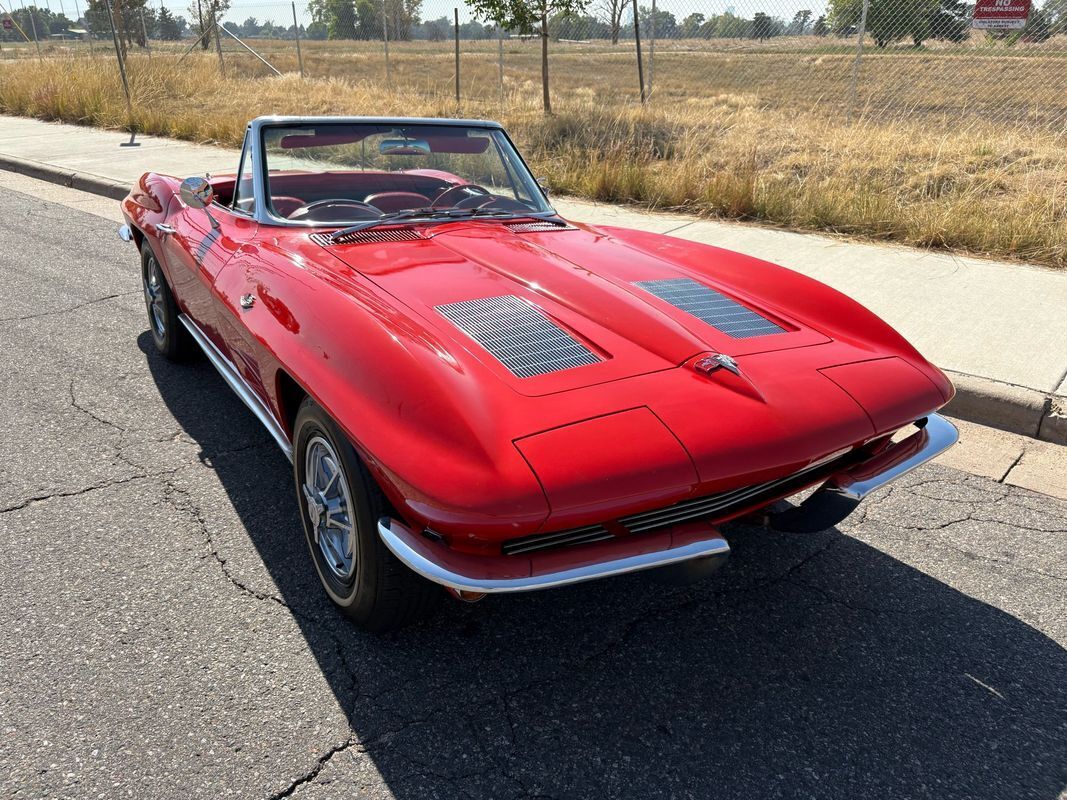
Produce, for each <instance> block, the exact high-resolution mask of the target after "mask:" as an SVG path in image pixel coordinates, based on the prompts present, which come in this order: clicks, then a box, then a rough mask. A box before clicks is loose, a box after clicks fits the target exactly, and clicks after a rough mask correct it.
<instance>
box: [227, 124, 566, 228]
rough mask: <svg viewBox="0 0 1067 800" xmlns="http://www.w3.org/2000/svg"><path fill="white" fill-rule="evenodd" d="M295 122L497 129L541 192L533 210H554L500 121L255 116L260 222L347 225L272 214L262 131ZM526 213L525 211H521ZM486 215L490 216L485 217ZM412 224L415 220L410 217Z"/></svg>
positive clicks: (249, 134) (251, 128) (252, 135)
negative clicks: (537, 207)
mask: <svg viewBox="0 0 1067 800" xmlns="http://www.w3.org/2000/svg"><path fill="white" fill-rule="evenodd" d="M298 125H433V126H437V127H442V126H447V127H457V128H461V127H462V128H483V129H485V130H489V131H497V132H499V133H500V134H501V135H503V137H504V138H505V139H506V140H507V142H508V144H509V145H511V149H512V150H513V151H514V153H515V156H516V157H517V158H518V161H519V163H520V164H521V165H522V166H523V168H524V169H525V170H526V172H527V174H528V175H529V176H530V178H531V179H532V182H533V186H535V187H536V188H537V191H538V192H540V194H541V198H542V199H543V200H544V203H545V206H546V211H545V212H532V213H533V214H541V213H548V212H549V211H550V212H552V213H553V214H555V213H556V212H555V209H554V208H553V207H552V203H551V202H550V201H549V199H548V194H547V193H546V192H545V191H544V189H543V188H542V187H541V185H540V184H539V183H538V182H537V180H536V179H535V178H534V177H533V172H531V171H530V166H529V164H527V163H526V160H525V159H524V158H523V157H522V153H520V152H519V149H518V148H517V147H515V143H514V142H513V141H512V140H511V137H510V136H508V134H507V131H505V130H504V126H503V125H501V124H500V123H499V122H492V121H489V120H479V119H445V118H440V119H438V118H432V117H431V118H427V117H282V116H278V117H256V118H255V119H254V120H252V121H251V122H250V123H248V128H247V130H246V132H245V136H246V140H249V139H250V141H251V143H252V150H251V152H252V193H253V195H254V197H255V202H254V203H253V208H254V211H253V213H252V218H253V219H254V220H255V221H256V222H258V223H260V224H261V225H271V226H274V227H284V228H306V229H322V228H336V229H338V230H339V229H341V228H344V227H347V225H340V224H336V225H335V224H331V223H326V224H324V223H322V222H294V221H293V220H289V219H285V218H284V217H279V216H277V215H276V214H274V213H273V212H272V211H271V209H270V203H269V202H268V201H267V197H268V195H267V192H268V186H269V179H268V177H267V155H266V152H265V146H264V143H263V131H264V130H265V129H267V128H279V127H295V126H298ZM524 216H526V215H524ZM485 219H492V218H491V217H486V218H485ZM410 222H412V223H413V224H415V223H416V222H417V221H415V220H411V221H410Z"/></svg>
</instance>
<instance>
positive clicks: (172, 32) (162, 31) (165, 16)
mask: <svg viewBox="0 0 1067 800" xmlns="http://www.w3.org/2000/svg"><path fill="white" fill-rule="evenodd" d="M179 19H181V17H178V18H175V17H174V15H173V14H171V13H170V11H168V10H167V7H166V6H161V7H160V9H159V16H158V17H157V18H156V36H158V37H159V38H160V39H162V40H163V41H165V42H176V41H178V39H180V38H182V29H181V25H179V23H178V20H179Z"/></svg>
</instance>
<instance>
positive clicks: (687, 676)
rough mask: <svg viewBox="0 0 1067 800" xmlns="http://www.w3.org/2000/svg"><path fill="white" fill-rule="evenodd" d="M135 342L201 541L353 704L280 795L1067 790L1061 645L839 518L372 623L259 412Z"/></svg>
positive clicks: (1019, 794)
mask: <svg viewBox="0 0 1067 800" xmlns="http://www.w3.org/2000/svg"><path fill="white" fill-rule="evenodd" d="M140 343H141V347H142V349H143V350H144V351H145V352H146V357H147V360H148V366H149V368H150V370H151V373H152V376H153V378H154V379H155V382H156V384H157V386H158V388H159V392H160V395H161V396H162V398H163V400H164V402H165V403H166V405H167V407H168V408H169V410H170V412H171V413H172V414H173V415H174V417H175V418H176V419H177V421H178V422H179V424H180V425H181V426H182V428H184V430H185V432H186V434H187V435H188V436H189V437H191V438H192V439H194V440H195V441H196V442H197V443H198V445H199V447H200V451H201V460H202V461H203V462H204V463H205V464H206V465H209V466H210V467H211V468H212V469H213V470H214V475H215V476H216V477H217V480H218V481H219V482H220V483H221V485H222V486H223V487H224V488H225V491H226V493H227V495H228V497H229V500H230V502H231V503H232V504H233V509H234V511H235V512H236V515H237V517H238V518H239V520H240V525H241V526H243V528H244V530H243V531H238V534H237V535H233V534H232V533H231V535H229V537H228V538H226V537H225V536H223V535H222V533H221V532H220V538H219V539H217V540H215V546H216V547H219V548H224V549H225V552H224V557H225V558H226V565H227V569H229V570H231V571H234V572H233V574H235V575H238V576H239V583H240V587H239V588H240V590H242V591H248V590H249V589H251V590H252V591H254V592H257V593H260V594H262V595H273V596H275V597H277V599H278V600H280V601H281V602H282V603H284V604H285V605H286V606H287V607H288V609H289V611H290V612H291V613H292V614H293V617H294V619H295V621H296V623H297V624H298V625H299V626H300V629H301V631H302V633H303V635H304V637H305V638H306V640H307V646H308V649H309V651H310V653H311V654H312V655H313V656H314V658H315V659H316V660H317V662H318V665H319V668H320V669H321V671H322V675H323V676H324V678H325V680H327V681H328V682H329V684H330V687H331V689H332V691H333V694H334V695H335V697H336V700H337V703H338V704H339V707H340V708H342V709H343V710H344V712H345V713H346V715H347V717H348V720H349V723H350V725H351V730H352V734H351V738H350V739H349V740H348V741H344V742H323V743H322V747H323V750H322V752H321V754H320V757H319V758H318V759H317V760H316V759H314V758H309V763H308V764H307V765H306V771H304V772H302V773H301V775H300V776H299V777H298V778H296V779H295V780H294V782H293V783H292V784H290V785H289V786H284V785H283V786H279V787H278V794H277V795H276V796H282V795H284V793H286V792H292V796H294V797H301V796H304V794H303V793H304V792H307V796H314V797H319V796H322V797H325V796H330V797H337V796H342V797H354V796H359V795H360V793H361V791H362V789H361V787H363V788H366V787H367V786H370V785H374V784H375V783H376V782H377V777H376V776H375V775H374V773H375V772H376V773H377V776H380V780H381V782H382V783H384V784H385V785H386V786H387V787H388V790H389V791H390V792H391V793H392V795H393V796H394V797H397V798H404V799H405V800H406V799H407V798H411V800H415V799H416V798H418V799H419V800H422V799H423V798H429V797H447V798H453V797H472V798H504V797H520V796H521V797H554V798H593V797H597V798H599V797H612V798H614V797H633V798H651V797H699V798H705V797H707V798H711V797H736V798H754V799H756V798H769V797H835V798H836V797H841V798H858V797H904V798H915V797H936V798H948V797H960V798H964V797H966V798H978V799H985V798H988V799H989V800H992V799H993V798H998V799H999V798H1004V799H1005V800H1007V798H1012V799H1015V798H1024V797H1025V798H1049V799H1050V800H1051V799H1052V798H1056V797H1058V796H1059V793H1060V792H1061V791H1062V790H1063V788H1064V785H1065V779H1067V775H1065V771H1064V769H1065V766H1064V765H1065V764H1067V743H1065V734H1064V729H1063V713H1064V708H1065V707H1067V653H1065V651H1064V649H1063V648H1061V647H1060V646H1059V645H1058V644H1057V643H1056V642H1054V641H1053V640H1051V639H1050V638H1048V637H1047V636H1045V635H1044V634H1042V633H1040V632H1039V631H1037V630H1035V629H1034V628H1033V627H1031V626H1030V625H1027V624H1025V623H1024V622H1022V621H1020V620H1019V619H1017V618H1015V617H1013V616H1012V615H1010V614H1008V613H1005V612H1004V611H1001V610H999V609H997V608H995V607H993V606H990V605H987V604H986V603H984V602H980V601H978V600H976V599H974V598H972V597H969V596H968V595H967V594H964V593H962V592H960V591H957V590H956V589H954V588H952V587H951V586H949V585H947V584H946V583H943V582H941V581H939V580H936V579H934V578H932V577H930V576H928V575H926V574H925V573H923V572H921V571H919V570H917V569H915V568H913V567H911V566H909V565H907V564H905V563H903V562H901V561H899V560H897V559H895V558H892V557H890V556H888V555H886V554H885V553H883V552H881V551H880V550H878V549H875V548H873V547H871V546H869V545H867V544H865V543H863V542H862V541H860V540H859V539H857V538H853V537H851V536H847V535H844V534H843V533H841V532H839V531H837V530H829V531H824V532H821V533H818V534H812V535H803V536H785V535H782V534H772V533H769V532H767V531H765V530H762V529H757V528H749V527H744V526H732V527H730V528H729V529H728V530H727V531H726V534H727V538H728V539H730V541H731V544H732V545H733V548H734V555H733V558H732V560H731V562H730V563H729V564H727V566H726V567H725V568H724V569H723V570H722V571H721V572H720V573H719V574H718V575H716V576H713V577H712V578H710V579H708V580H705V581H704V582H702V583H699V584H696V585H693V586H689V587H670V586H664V585H661V584H659V583H657V582H656V581H655V580H653V579H652V577H650V576H649V575H647V574H645V575H633V576H626V577H623V578H619V579H615V580H611V581H604V582H600V583H595V584H587V585H583V586H575V587H570V588H565V589H560V590H556V591H551V592H543V593H535V594H528V595H516V596H510V597H497V598H490V599H488V600H486V601H484V602H482V603H478V604H474V605H469V606H468V605H462V604H459V603H455V602H446V603H445V604H444V605H443V606H442V609H441V611H440V612H439V613H438V614H437V615H436V616H435V617H433V618H432V619H430V620H428V621H427V622H424V623H421V624H419V625H416V626H414V627H412V628H409V629H407V630H404V631H400V632H397V633H393V634H389V635H386V636H372V635H367V634H364V633H362V632H360V631H359V630H357V629H355V628H353V627H351V626H350V625H348V624H347V623H346V622H345V621H344V620H343V619H342V618H341V616H340V615H339V614H338V613H336V612H335V611H334V610H333V608H332V607H331V606H330V604H329V602H328V600H327V598H326V596H325V595H324V594H323V593H322V591H321V590H320V588H319V585H318V582H317V579H316V577H315V575H314V571H313V569H312V567H311V563H310V559H309V558H308V555H307V552H306V545H305V544H304V541H303V536H302V533H301V530H300V521H299V518H298V516H297V511H296V503H295V498H294V494H293V488H292V478H291V473H290V467H289V464H288V463H287V462H286V460H285V458H284V457H283V456H282V455H281V454H280V452H279V451H278V450H277V449H276V448H275V447H274V446H273V443H272V442H271V441H270V439H269V437H268V436H267V434H266V433H265V432H263V431H261V430H260V429H259V427H258V423H257V422H256V421H255V420H254V418H253V417H252V416H251V414H249V413H248V412H247V411H246V410H245V409H244V407H243V406H242V405H241V404H240V402H239V401H238V400H237V399H236V398H235V397H233V396H232V394H231V393H230V391H229V390H228V389H227V388H226V387H225V385H224V384H223V382H222V381H221V380H220V379H219V378H218V377H217V376H216V375H215V374H214V373H213V371H212V370H211V368H210V366H209V365H207V364H206V363H203V362H201V363H198V364H194V365H191V366H189V367H176V366H174V365H171V364H169V363H166V362H164V361H163V360H161V359H160V358H159V357H157V356H156V354H155V353H154V351H152V350H151V344H150V341H149V340H148V339H147V334H146V335H144V336H142V337H141V340H140ZM442 468H447V465H442ZM208 477H210V476H208ZM195 499H196V498H193V500H194V501H195ZM899 502H900V503H901V504H902V508H904V509H905V510H907V508H908V504H909V503H910V504H911V506H912V510H911V512H910V513H921V509H919V510H916V509H915V508H914V506H915V502H916V501H915V500H914V498H912V499H908V498H901V499H900V501H899ZM865 524H866V525H868V526H873V525H876V524H877V523H873V522H868V523H865ZM246 537H247V538H246ZM249 542H250V543H251V545H252V548H249V547H248V544H249ZM242 548H244V550H245V551H247V552H242ZM253 548H254V552H253ZM260 561H261V564H260ZM971 569H972V570H974V571H976V572H977V571H981V570H983V569H985V567H984V566H982V564H981V562H974V564H973V566H972V567H971ZM231 579H232V578H231ZM236 588H238V587H237V585H236V584H235V589H236ZM331 747H332V748H333V750H330V751H328V748H331ZM371 762H373V770H370V774H369V775H368V770H367V765H368V764H369V763H371ZM294 770H295V771H297V772H300V768H299V767H298V766H296V765H294ZM286 796H287V795H286ZM375 796H377V795H375Z"/></svg>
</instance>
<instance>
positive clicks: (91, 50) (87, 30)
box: [74, 0, 96, 58]
mask: <svg viewBox="0 0 1067 800" xmlns="http://www.w3.org/2000/svg"><path fill="white" fill-rule="evenodd" d="M74 13H75V14H77V15H78V19H81V18H82V10H81V6H79V5H78V0H74ZM74 21H75V22H77V21H78V20H77V19H76V20H74ZM85 38H86V39H88V40H89V57H90V58H92V57H93V56H95V55H96V50H95V48H94V47H93V29H92V26H91V25H89V17H88V16H86V18H85Z"/></svg>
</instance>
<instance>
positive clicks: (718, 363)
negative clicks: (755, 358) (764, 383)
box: [693, 353, 741, 376]
mask: <svg viewBox="0 0 1067 800" xmlns="http://www.w3.org/2000/svg"><path fill="white" fill-rule="evenodd" d="M693 368H694V369H696V371H697V372H703V373H704V374H705V375H710V374H711V373H713V372H714V371H715V370H717V369H725V370H728V371H730V372H732V373H733V374H734V375H738V376H740V375H741V367H739V366H738V365H737V362H736V361H734V359H732V358H731V357H730V356H728V355H726V353H716V354H715V355H712V356H705V357H704V358H702V359H700V360H699V361H698V362H696V364H694V365H693Z"/></svg>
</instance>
